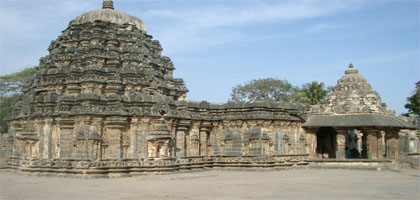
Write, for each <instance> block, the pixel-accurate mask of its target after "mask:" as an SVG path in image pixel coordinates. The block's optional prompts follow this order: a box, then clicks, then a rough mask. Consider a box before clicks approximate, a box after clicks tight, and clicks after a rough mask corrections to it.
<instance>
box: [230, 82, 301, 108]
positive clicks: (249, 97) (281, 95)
mask: <svg viewBox="0 0 420 200" xmlns="http://www.w3.org/2000/svg"><path fill="white" fill-rule="evenodd" d="M296 91H297V88H296V87H294V86H293V85H292V84H290V83H289V82H288V81H287V80H279V79H274V78H266V79H258V80H252V81H249V82H246V83H245V84H243V85H241V84H240V85H237V86H236V87H234V88H232V93H231V95H230V96H231V98H230V100H229V101H250V102H253V101H281V100H283V101H289V100H291V98H292V96H293V95H294V94H295V93H296Z"/></svg>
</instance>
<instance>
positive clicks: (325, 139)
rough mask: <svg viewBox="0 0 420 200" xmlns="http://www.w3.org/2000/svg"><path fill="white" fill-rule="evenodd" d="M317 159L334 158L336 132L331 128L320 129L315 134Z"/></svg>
mask: <svg viewBox="0 0 420 200" xmlns="http://www.w3.org/2000/svg"><path fill="white" fill-rule="evenodd" d="M316 136H317V137H316V138H317V141H316V142H317V147H316V153H317V157H318V158H335V151H336V143H335V141H336V132H335V131H334V129H332V128H331V127H328V128H320V129H319V130H318V131H317V132H316Z"/></svg>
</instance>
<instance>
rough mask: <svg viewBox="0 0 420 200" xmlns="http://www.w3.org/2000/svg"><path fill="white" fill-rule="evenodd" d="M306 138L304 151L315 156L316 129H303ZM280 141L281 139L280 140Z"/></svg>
mask: <svg viewBox="0 0 420 200" xmlns="http://www.w3.org/2000/svg"><path fill="white" fill-rule="evenodd" d="M305 132H306V138H307V142H308V145H307V148H306V152H305V153H307V154H309V156H310V157H312V158H316V157H317V154H316V147H317V138H316V130H315V129H305ZM280 142H281V141H280Z"/></svg>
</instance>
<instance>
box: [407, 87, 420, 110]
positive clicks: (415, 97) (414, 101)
mask: <svg viewBox="0 0 420 200" xmlns="http://www.w3.org/2000/svg"><path fill="white" fill-rule="evenodd" d="M407 102H408V103H407V104H405V105H404V107H405V108H407V109H408V114H417V115H420V81H417V83H416V88H415V89H414V91H413V94H412V95H411V96H410V97H407Z"/></svg>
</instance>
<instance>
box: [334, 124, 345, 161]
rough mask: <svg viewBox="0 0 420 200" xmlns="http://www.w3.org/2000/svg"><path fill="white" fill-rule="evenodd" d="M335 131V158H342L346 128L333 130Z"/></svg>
mask: <svg viewBox="0 0 420 200" xmlns="http://www.w3.org/2000/svg"><path fill="white" fill-rule="evenodd" d="M335 131H336V132H337V136H336V142H337V150H336V152H335V158H336V159H344V158H346V133H347V130H343V129H338V130H335Z"/></svg>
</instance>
